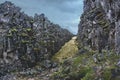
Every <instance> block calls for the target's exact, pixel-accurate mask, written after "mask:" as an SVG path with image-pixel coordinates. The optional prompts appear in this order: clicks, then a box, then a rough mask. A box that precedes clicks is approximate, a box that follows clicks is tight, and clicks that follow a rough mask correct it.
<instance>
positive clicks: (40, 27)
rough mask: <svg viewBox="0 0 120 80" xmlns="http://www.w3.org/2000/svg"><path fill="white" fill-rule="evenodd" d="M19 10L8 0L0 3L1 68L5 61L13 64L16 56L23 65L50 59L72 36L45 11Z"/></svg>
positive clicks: (27, 65)
mask: <svg viewBox="0 0 120 80" xmlns="http://www.w3.org/2000/svg"><path fill="white" fill-rule="evenodd" d="M20 10H21V9H20V8H19V7H16V6H15V5H14V4H13V3H11V2H8V1H6V2H5V3H2V4H0V67H1V68H0V70H1V71H2V69H3V68H4V64H13V63H14V62H16V61H17V60H19V61H20V62H21V63H22V64H21V65H22V66H23V67H32V66H35V64H36V63H37V62H40V61H42V60H45V59H50V57H51V56H52V55H53V54H55V53H56V52H57V51H58V50H59V49H60V48H61V46H63V45H64V43H65V42H67V41H69V40H70V39H71V38H72V36H73V34H72V33H70V32H69V31H68V30H66V29H63V28H61V27H60V26H59V25H57V24H54V23H52V22H51V21H50V20H48V18H47V17H45V15H44V14H40V15H38V14H35V16H34V17H30V16H28V15H26V14H25V13H24V12H21V11H20ZM1 65H3V66H1ZM7 68H8V67H7Z"/></svg>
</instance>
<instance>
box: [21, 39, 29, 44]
mask: <svg viewBox="0 0 120 80" xmlns="http://www.w3.org/2000/svg"><path fill="white" fill-rule="evenodd" d="M21 43H22V44H27V43H29V41H27V40H22V41H21Z"/></svg>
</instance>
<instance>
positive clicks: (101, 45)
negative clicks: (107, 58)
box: [78, 0, 120, 54]
mask: <svg viewBox="0 0 120 80" xmlns="http://www.w3.org/2000/svg"><path fill="white" fill-rule="evenodd" d="M83 10H84V11H83V12H84V13H83V14H82V16H81V21H80V23H79V31H78V42H79V45H80V46H87V47H89V48H91V49H92V50H98V51H99V52H102V50H103V49H105V50H114V51H115V52H116V53H117V54H119V53H120V1H119V0H84V9H83Z"/></svg>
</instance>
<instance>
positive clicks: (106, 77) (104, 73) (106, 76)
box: [103, 69, 112, 80]
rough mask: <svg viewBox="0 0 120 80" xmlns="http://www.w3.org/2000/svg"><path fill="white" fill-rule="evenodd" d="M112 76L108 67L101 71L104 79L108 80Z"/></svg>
mask: <svg viewBox="0 0 120 80" xmlns="http://www.w3.org/2000/svg"><path fill="white" fill-rule="evenodd" d="M111 76H112V73H111V70H110V69H106V70H104V72H103V78H104V80H110V79H111Z"/></svg>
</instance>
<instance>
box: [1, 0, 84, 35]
mask: <svg viewBox="0 0 120 80" xmlns="http://www.w3.org/2000/svg"><path fill="white" fill-rule="evenodd" d="M4 1H6V0H0V3H2V2H4ZM8 1H11V2H13V3H14V4H15V5H17V6H19V7H21V8H22V11H24V12H25V13H26V14H28V15H30V16H34V14H35V13H38V14H41V13H44V14H45V15H46V16H47V17H48V19H50V20H51V21H52V22H54V23H57V24H59V25H60V26H62V27H63V28H67V29H68V30H70V31H71V32H73V33H75V34H76V33H77V31H78V30H77V29H78V23H79V17H80V15H81V13H82V7H83V0H8Z"/></svg>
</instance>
